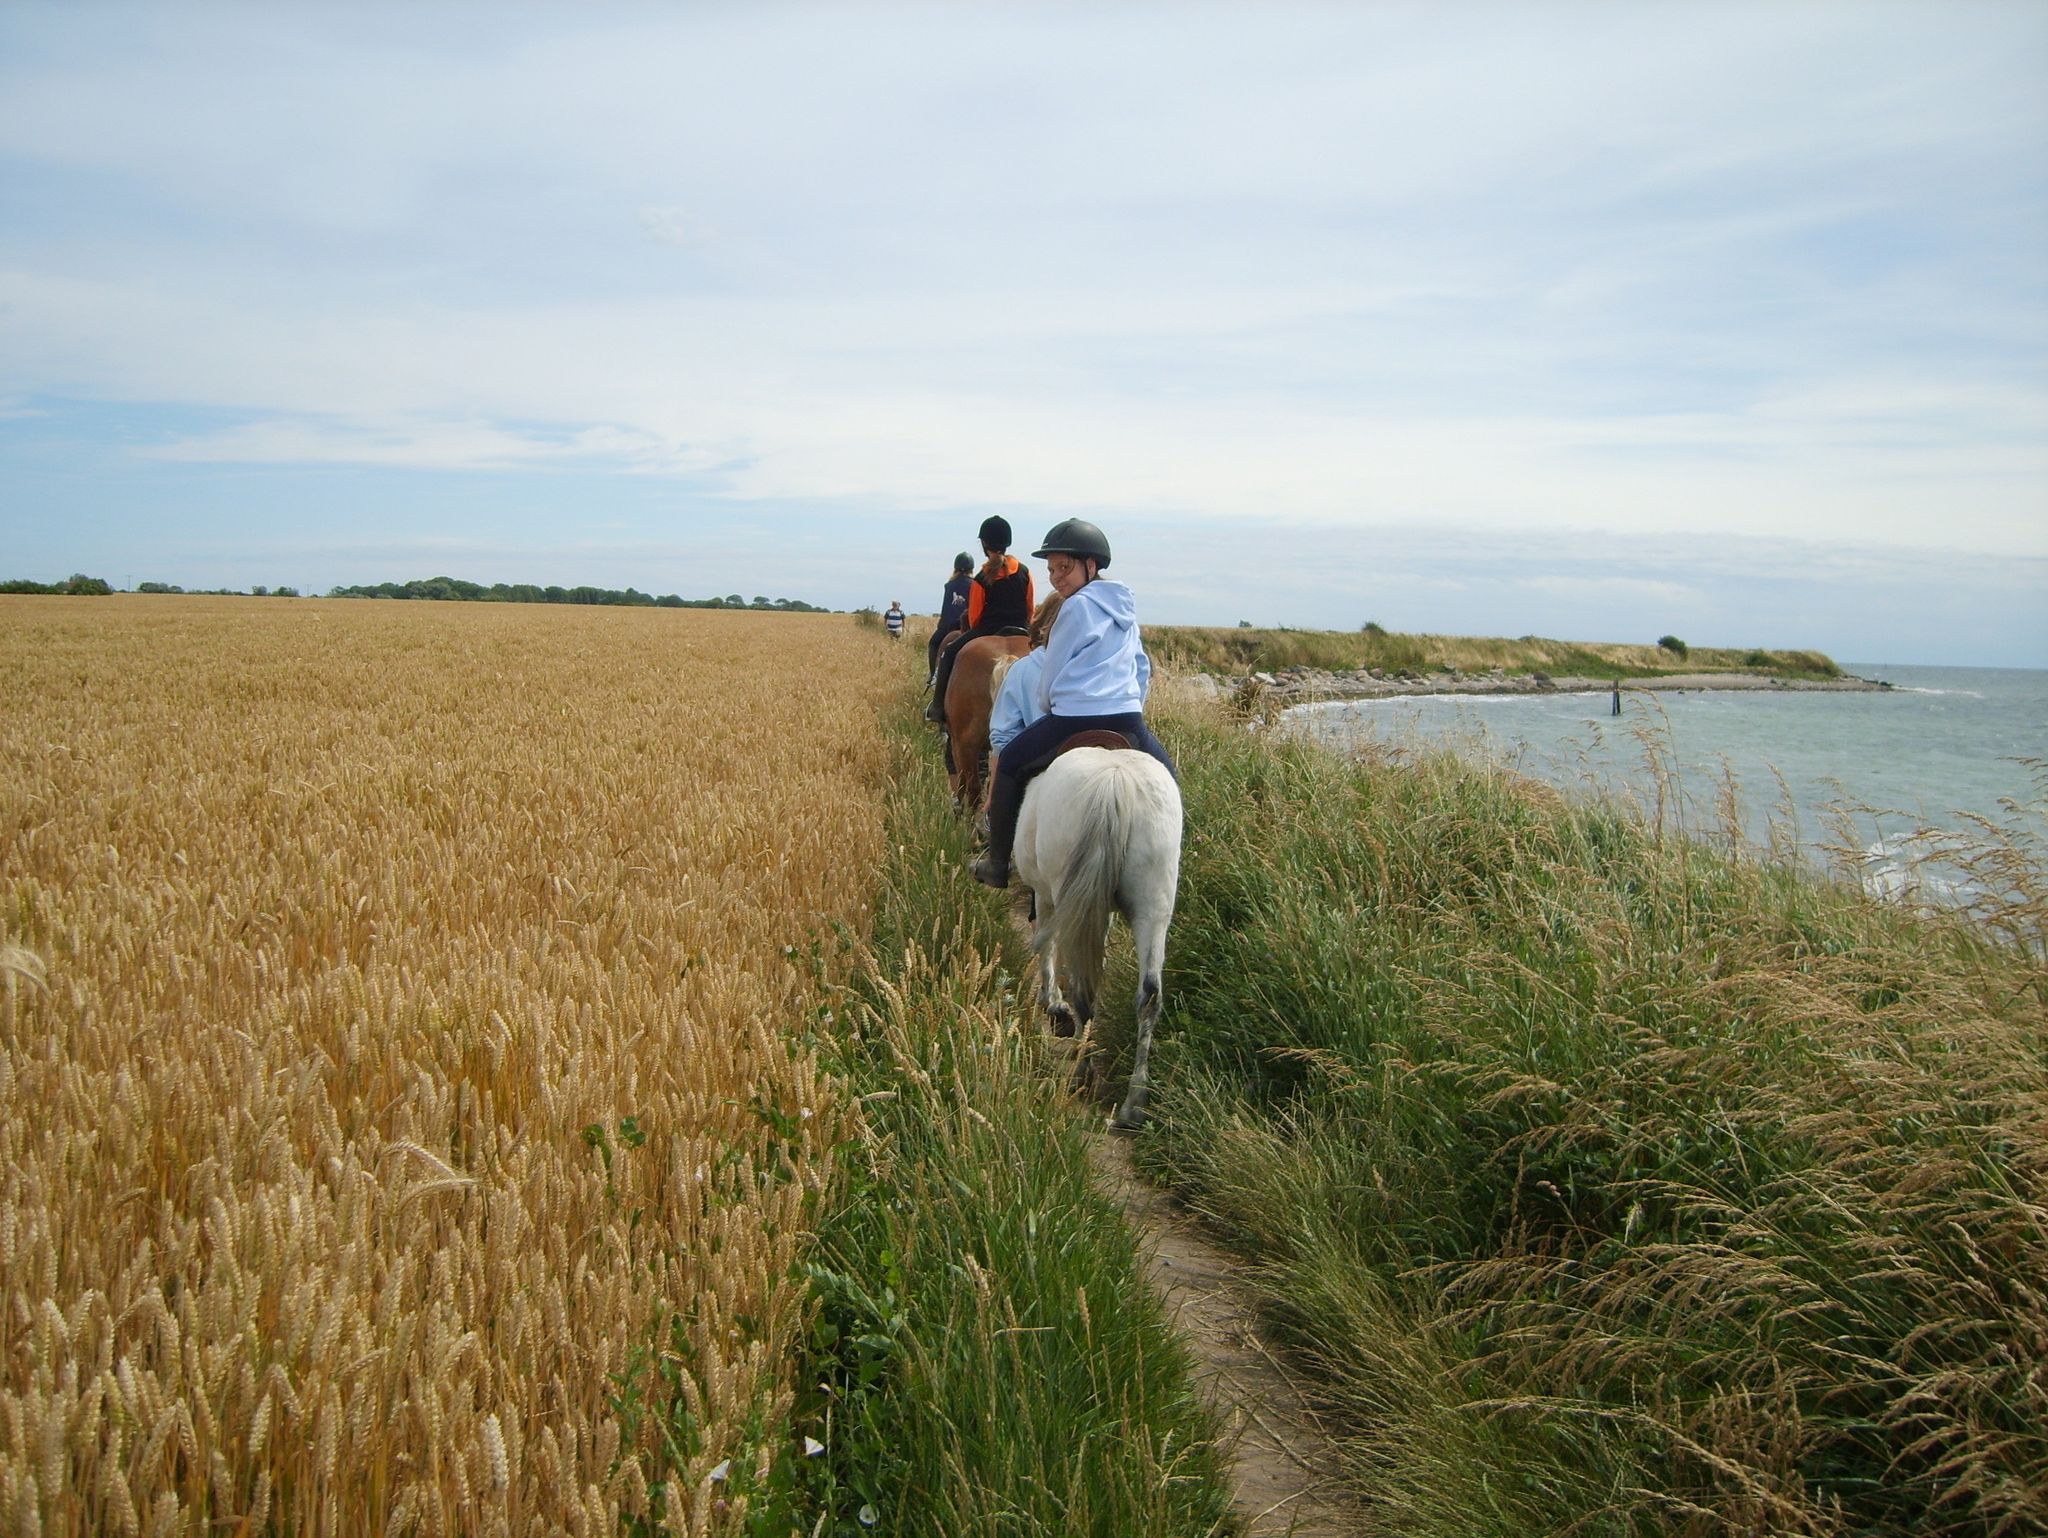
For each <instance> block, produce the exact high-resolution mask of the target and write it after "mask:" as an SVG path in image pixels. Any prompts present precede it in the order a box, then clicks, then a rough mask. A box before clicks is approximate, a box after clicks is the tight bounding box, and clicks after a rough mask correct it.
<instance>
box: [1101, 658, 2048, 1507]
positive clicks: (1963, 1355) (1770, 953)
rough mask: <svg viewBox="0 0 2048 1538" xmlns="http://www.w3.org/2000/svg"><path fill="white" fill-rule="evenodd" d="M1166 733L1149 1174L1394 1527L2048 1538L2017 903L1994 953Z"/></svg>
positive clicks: (1706, 869) (2043, 1011) (2041, 1323)
mask: <svg viewBox="0 0 2048 1538" xmlns="http://www.w3.org/2000/svg"><path fill="white" fill-rule="evenodd" d="M1148 639H1149V636H1148ZM1174 740H1175V743H1176V750H1177V753H1178V756H1179V762H1180V764H1181V767H1182V771H1183V775H1184V782H1185V783H1184V792H1185V795H1186V799H1187V805H1188V821H1189V840H1188V847H1187V853H1186V857H1185V864H1184V867H1183V877H1182V893H1181V905H1180V910H1179V915H1178V918H1177V921H1176V923H1175V926H1174V930H1173V934H1172V941H1171V944H1170V947H1169V954H1168V969H1169V970H1168V978H1167V1000H1168V1005H1167V1022H1168V1023H1167V1028H1166V1029H1165V1030H1164V1032H1163V1033H1162V1045H1161V1056H1160V1067H1159V1075H1160V1081H1159V1088H1158V1089H1157V1090H1156V1092H1155V1098H1154V1124H1153V1127H1152V1129H1151V1130H1150V1132H1149V1133H1148V1134H1147V1135H1146V1136H1145V1137H1144V1138H1143V1139H1141V1140H1140V1143H1139V1153H1140V1159H1141V1163H1142V1165H1143V1166H1144V1167H1145V1168H1146V1169H1148V1170H1149V1171H1150V1172H1151V1173H1152V1174H1153V1175H1154V1176H1155V1178H1158V1179H1160V1180H1162V1181H1164V1182H1167V1183H1169V1184H1170V1185H1171V1186H1172V1187H1173V1188H1175V1189H1176V1190H1177V1191H1178V1192H1179V1193H1180V1194H1181V1195H1182V1196H1183V1197H1184V1198H1185V1199H1186V1200H1187V1201H1188V1202H1190V1203H1192V1204H1193V1205H1194V1206H1195V1207H1197V1208H1198V1209H1199V1210H1200V1211H1201V1212H1202V1213H1203V1214H1205V1215H1206V1217H1207V1218H1208V1219H1209V1221H1210V1222H1211V1223H1212V1224H1214V1225H1215V1226H1216V1227H1217V1228H1218V1230H1219V1231H1220V1232H1222V1233H1223V1234H1225V1235H1226V1236H1228V1237H1229V1239H1230V1240H1231V1241H1232V1242H1233V1243H1235V1244H1236V1245H1238V1246H1239V1247H1241V1248H1242V1250H1243V1251H1244V1253H1245V1254H1246V1255H1247V1256H1248V1257H1249V1258H1250V1260H1251V1261H1252V1262H1253V1264H1254V1265H1255V1267H1256V1269H1257V1275H1258V1276H1259V1278H1260V1282H1261V1285H1262V1287H1263V1288H1264V1290H1265V1292H1266V1295H1267V1296H1268V1298H1269V1300H1270V1302H1271V1306H1272V1308H1273V1310H1274V1312H1275V1315H1276V1318H1277V1319H1278V1320H1279V1321H1280V1322H1281V1324H1282V1325H1283V1326H1284V1327H1285V1328H1286V1329H1287V1331H1288V1332H1289V1333H1290V1335H1291V1338H1292V1340H1293V1341H1294V1343H1295V1344H1296V1346H1297V1347H1298V1349H1299V1350H1300V1351H1301V1352H1303V1353H1304V1354H1305V1356H1306V1357H1307V1358H1308V1359H1309V1360H1310V1361H1311V1362H1312V1363H1314V1364H1315V1366H1316V1367H1317V1368H1318V1369H1319V1372H1320V1375H1321V1380H1322V1383H1323V1386H1324V1387H1323V1392H1324V1394H1325V1395H1326V1398H1327V1400H1328V1403H1329V1405H1330V1407H1331V1420H1332V1423H1333V1424H1334V1425H1336V1426H1338V1427H1340V1428H1341V1431H1342V1436H1343V1439H1344V1442H1345V1446H1346V1448H1347V1450H1348V1454H1349V1457H1350V1459H1351V1468H1352V1472H1353V1475H1354V1478H1355V1481H1356V1484H1357V1486H1358V1488H1359V1490H1360V1492H1361V1493H1362V1494H1363V1495H1364V1497H1365V1498H1366V1499H1367V1500H1369V1501H1370V1502H1371V1503H1373V1505H1374V1507H1375V1509H1376V1511H1377V1512H1378V1514H1379V1516H1380V1519H1381V1521H1382V1523H1383V1524H1384V1526H1385V1529H1386V1530H1387V1531H1389V1532H1395V1533H1403V1534H1443V1535H1446V1538H1449V1535H1453V1534H1455V1535H1460V1538H1465V1535H1485V1534H1499V1535H1504V1538H1505V1535H1509V1534H1514V1535H1520V1534H1527V1533H1537V1532H1543V1533H1553V1532H1573V1533H1586V1534H1653V1533H1656V1534H1661V1533H1674V1532H1675V1533H1702V1534H1705V1533H1730V1532H1781V1533H1817V1534H1850V1533H1887V1534H1889V1533H1896V1534H1908V1533H1912V1534H1991V1533H2005V1532H2022V1531H2042V1530H2044V1529H2048V969H2044V966H2043V963H2042V960H2041V957H2042V954H2043V953H2042V951H2041V950H2040V948H2039V946H2040V941H2041V938H2042V935H2043V928H2044V923H2043V920H2044V910H2043V907H2042V905H2041V903H2040V900H2039V895H2038V894H2039V892H2040V890H2041V888H2040V885H2039V883H2038V882H2036V883H2035V884H2034V885H2033V886H2032V887H2031V888H2030V889H2022V895H2021V897H2020V898H2019V899H2018V900H2017V902H2016V906H2015V907H2014V908H2012V909H2010V910H2009V911H2008V912H2007V913H2006V915H2005V919H2006V931H2007V934H2008V935H2010V936H2016V937H2018V938H2019V939H2020V940H2021V942H2022V943H2019V944H2013V943H2008V942H2007V941H2006V940H2003V939H2000V938H1998V937H1997V936H1995V935H1994V933H1993V932H1992V931H1991V930H1989V929H1987V928H1984V927H1982V926H1977V927H1970V926H1965V925H1963V924H1962V923H1960V922H1957V921H1952V920H1945V919H1940V918H1934V917H1928V916H1923V915H1916V914H1914V913H1911V912H1906V911H1901V910H1899V909H1896V908H1892V907H1887V906H1885V905H1882V904H1879V903H1876V902H1873V901H1870V900H1867V899H1865V898H1864V897H1862V896H1861V895H1860V894H1858V893H1855V892H1853V891H1849V890H1845V889H1842V888H1839V887H1836V886H1834V885H1831V884H1829V883H1828V882H1826V881H1824V880H1820V879H1817V878H1815V877H1813V876H1811V875H1808V874H1801V873H1797V872H1790V871H1786V870H1784V869H1781V868H1770V867H1765V866H1761V865H1756V864H1749V863H1744V862H1742V861H1739V860H1732V859H1729V858H1726V857H1723V856H1721V855H1718V854H1714V853H1711V852H1709V851H1706V850H1704V849H1702V848H1700V847H1698V846H1695V845H1692V844H1689V843H1687V842H1684V841H1682V840H1679V839H1676V838H1672V837H1668V836H1659V834H1658V833H1657V832H1656V831H1655V830H1654V829H1650V828H1646V827H1645V826H1643V825H1642V824H1640V823H1639V822H1637V821H1634V820H1632V819H1630V818H1629V817H1627V816H1625V815H1623V814H1622V813H1620V812H1619V811H1615V810H1609V809H1604V808H1599V807H1592V808H1587V807H1580V806H1575V805H1570V804H1567V803H1566V802H1565V801H1563V800H1562V799H1561V798H1560V797H1559V796H1558V795H1557V794H1555V793H1554V792H1551V791H1548V790H1546V789H1543V788H1540V787H1536V786H1534V785H1531V784H1529V783H1528V782H1524V781H1520V780H1516V779H1513V778H1511V777H1508V776H1506V775H1504V774H1501V773H1497V772H1493V771H1487V770H1480V769H1472V768H1466V767H1464V766H1461V765H1459V764H1458V763H1456V762H1454V761H1450V760H1438V761H1434V762H1425V763H1422V764H1414V763H1407V764H1404V765H1402V766H1394V765H1390V764H1380V763H1375V762H1371V761H1366V760H1360V761H1357V762H1343V761H1340V760H1338V759H1337V758H1335V757H1334V756H1331V755H1329V754H1326V753H1324V752H1323V751H1321V750H1319V749H1316V748H1313V747H1310V746H1307V745H1290V744H1286V743H1282V742H1273V741H1269V740H1265V739H1260V738H1254V737H1252V736H1250V735H1248V734H1245V733H1242V732H1235V733H1233V732H1228V731H1225V730H1224V729H1222V728H1221V727H1218V726H1212V725H1208V724H1202V723H1198V722H1193V721H1189V722H1182V723H1179V724H1178V726H1177V727H1176V729H1175V739H1174ZM2036 852H2037V854H2038V848H2037V850H2036ZM2025 890H2031V891H2032V892H2033V893H2034V894H2035V895H2034V896H2033V897H2031V898H2028V897H2026V896H2025V895H2024V892H2025ZM2028 936H2031V944H2032V946H2033V949H2031V950H2030V949H2029V946H2028V943H2027V937H2028Z"/></svg>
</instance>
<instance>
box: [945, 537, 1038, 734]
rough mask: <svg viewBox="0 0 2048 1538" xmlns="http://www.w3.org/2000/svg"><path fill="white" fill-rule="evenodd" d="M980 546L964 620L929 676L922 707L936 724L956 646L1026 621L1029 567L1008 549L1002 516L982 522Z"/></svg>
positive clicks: (1015, 628)
mask: <svg viewBox="0 0 2048 1538" xmlns="http://www.w3.org/2000/svg"><path fill="white" fill-rule="evenodd" d="M981 549H982V553H983V554H984V555H986V556H987V557H988V559H987V560H986V561H985V562H983V563H982V568H981V570H980V571H978V572H976V573H975V574H974V586H972V587H971V588H969V589H968V590H967V623H966V624H964V625H963V626H961V628H960V631H959V633H958V634H957V635H955V636H953V637H952V638H951V639H949V640H948V641H947V642H946V645H945V648H944V649H943V650H942V651H941V652H940V653H939V671H938V676H937V677H936V678H934V679H933V680H932V702H931V704H929V705H927V706H926V707H925V712H924V718H925V719H926V720H927V721H934V722H937V723H938V724H939V725H940V726H944V725H945V724H946V684H947V683H948V682H949V681H950V680H951V679H952V677H953V659H954V658H955V657H957V656H958V655H959V654H960V648H961V647H962V646H964V645H966V644H967V643H968V642H969V641H971V640H973V639H974V638H975V637H976V636H985V635H1002V634H1004V633H1005V632H1007V631H1022V630H1023V629H1024V628H1025V627H1026V626H1028V625H1029V624H1030V623H1031V608H1032V582H1031V570H1030V568H1029V567H1027V566H1026V565H1025V564H1024V563H1023V562H1022V561H1020V560H1018V559H1017V558H1016V557H1015V556H1013V555H1011V554H1010V553H1009V549H1010V524H1009V520H1008V519H1005V518H986V519H983V520H982V525H981Z"/></svg>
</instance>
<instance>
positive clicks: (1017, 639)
mask: <svg viewBox="0 0 2048 1538" xmlns="http://www.w3.org/2000/svg"><path fill="white" fill-rule="evenodd" d="M1030 650H1031V640H1030V637H1028V636H1021V635H984V636H976V637H975V638H974V639H973V640H971V641H963V642H961V643H960V655H959V656H958V657H956V658H954V660H953V677H952V680H951V681H950V682H949V683H948V684H947V685H946V736H947V746H946V770H947V774H948V778H949V779H950V780H951V781H952V785H953V801H954V803H955V804H956V805H957V806H959V807H960V809H961V810H962V811H965V812H969V813H972V812H975V811H978V810H979V809H980V807H981V781H982V775H983V773H984V771H985V767H986V764H987V760H988V718H989V712H990V711H992V710H994V709H995V708H996V696H995V690H994V689H993V688H992V687H991V686H990V675H992V674H993V673H994V672H995V667H996V664H997V663H998V662H999V661H1001V660H1002V659H1003V658H1005V657H1021V656H1023V655H1024V654H1025V653H1026V652H1028V651H1030Z"/></svg>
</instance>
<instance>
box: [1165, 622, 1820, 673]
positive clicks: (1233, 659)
mask: <svg viewBox="0 0 2048 1538" xmlns="http://www.w3.org/2000/svg"><path fill="white" fill-rule="evenodd" d="M1145 649H1146V651H1147V652H1148V653H1149V654H1150V656H1151V657H1152V659H1153V661H1155V662H1157V663H1160V664H1162V665H1164V666H1166V667H1169V668H1177V669H1180V670H1183V671H1194V670H1200V671H1204V672H1210V673H1228V674H1238V673H1251V672H1272V671H1274V670H1276V669H1280V668H1297V667H1298V668H1320V669H1323V670H1325V671H1329V672H1346V671H1353V670H1357V669H1363V668H1379V669H1381V670H1382V671H1383V672H1389V673H1399V672H1403V671H1409V672H1417V673H1435V672H1444V671H1448V670H1450V669H1453V668H1455V669H1457V670H1458V671H1460V672H1467V673H1483V672H1487V671H1489V670H1491V669H1493V668H1500V669H1502V670H1503V671H1505V672H1508V673H1531V672H1543V673H1552V674H1556V675H1559V676H1566V677H1575V678H1616V679H1620V678H1647V677H1655V676H1658V675H1661V674H1669V673H1723V672H1751V673H1764V674H1768V675H1770V676H1773V677H1778V678H1839V677H1841V675H1842V670H1841V669H1840V668H1839V667H1837V666H1836V665H1835V663H1834V662H1833V661H1832V660H1831V659H1830V658H1828V657H1827V656H1825V655H1824V654H1822V653H1820V652H1815V651H1762V650H1753V651H1751V650H1742V649H1738V648H1728V647H1709V646H1695V647H1693V648H1691V650H1690V651H1689V653H1688V654H1687V655H1686V656H1685V657H1684V658H1682V659H1681V658H1679V657H1677V656H1674V655H1673V654H1672V653H1670V652H1667V651H1662V650H1659V649H1658V648H1657V647H1656V646H1654V645H1642V646H1629V645H1619V644H1603V643H1589V642H1580V641H1550V640H1545V639H1543V638H1542V637H1540V636H1524V637H1522V638H1521V639H1519V640H1508V639H1505V638H1501V637H1491V636H1442V635H1404V634H1400V633H1397V632H1394V631H1388V630H1380V629H1376V628H1374V629H1366V630H1356V631H1342V630H1286V629H1281V630H1261V629H1255V628H1240V629H1236V630H1224V629H1215V628H1204V627H1201V626H1186V625H1164V626H1147V627H1146V629H1145Z"/></svg>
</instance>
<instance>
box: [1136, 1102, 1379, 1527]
mask: <svg viewBox="0 0 2048 1538" xmlns="http://www.w3.org/2000/svg"><path fill="white" fill-rule="evenodd" d="M1095 1169H1096V1175H1097V1178H1098V1180H1099V1181H1100V1183H1101V1186H1102V1189H1103V1191H1104V1192H1105V1194H1107V1195H1108V1196H1109V1197H1110V1199H1111V1200H1113V1201H1115V1202H1116V1203H1117V1204H1118V1205H1120V1206H1121V1207H1122V1208H1123V1210H1124V1213H1125V1215H1126V1216H1127V1217H1128V1219H1129V1220H1130V1222H1131V1225H1132V1226H1133V1227H1134V1228H1135V1229H1136V1230H1137V1231H1138V1234H1139V1237H1140V1240H1141V1242H1142V1245H1143V1248H1144V1252H1145V1271H1146V1275H1147V1277H1148V1278H1149V1280H1150V1281H1151V1283H1152V1285H1153V1287H1154V1288H1155V1289H1156V1290H1157V1291H1158V1293H1159V1295H1160V1297H1161V1299H1162V1300H1163V1301H1164V1302H1165V1304H1166V1313H1167V1317H1168V1318H1169V1319H1171V1320H1172V1321H1173V1323H1174V1324H1175V1326H1176V1327H1177V1328H1178V1329H1179V1331H1180V1333H1181V1335H1182V1337H1183V1338H1184V1339H1185V1340H1186V1341H1187V1343H1188V1346H1189V1348H1190V1350H1191V1351H1192V1352H1193V1354H1194V1357H1195V1362H1196V1379H1197V1381H1198V1382H1199V1384H1200V1386H1201V1389H1202V1392H1203V1393H1204V1394H1205V1395H1206V1396H1207V1397H1208V1399H1209V1402H1210V1403H1211V1404H1212V1405H1214V1406H1215V1408H1216V1411H1217V1413H1218V1415H1219V1416H1220V1417H1221V1419H1222V1421H1223V1423H1224V1427H1225V1432H1226V1436H1227V1438H1228V1450H1229V1453H1230V1457H1231V1463H1232V1468H1231V1474H1232V1479H1233V1481H1234V1483H1235V1485H1236V1487H1237V1498H1236V1507H1237V1511H1238V1514H1239V1515H1240V1516H1241V1517H1243V1518H1244V1520H1245V1524H1246V1528H1245V1530H1246V1531H1247V1532H1248V1533H1252V1534H1257V1535H1259V1538H1279V1535H1282V1534H1291V1535H1293V1538H1354V1535H1357V1534H1361V1533H1364V1532H1366V1531H1367V1528H1366V1525H1365V1521H1364V1518H1363V1516H1362V1515H1361V1514H1360V1513H1359V1511H1358V1510H1357V1508H1356V1507H1354V1506H1350V1505H1348V1504H1347V1503H1345V1502H1344V1501H1343V1499H1342V1497H1341V1495H1340V1493H1339V1487H1338V1482H1337V1476H1336V1470H1337V1466H1338V1464H1337V1456H1336V1452H1335V1449H1334V1448H1333V1447H1332V1446H1331V1443H1330V1439H1329V1438H1328V1436H1326V1435H1325V1434H1324V1432H1323V1430H1322V1427H1321V1426H1320V1425H1319V1424H1318V1423H1317V1421H1316V1418H1315V1413H1314V1411H1313V1410H1312V1409H1311V1408H1310V1406H1309V1404H1308V1401H1307V1400H1306V1398H1305V1397H1304V1396H1303V1394H1302V1393H1301V1391H1300V1389H1299V1388H1298V1387H1297V1386H1296V1384H1295V1382H1294V1380H1293V1378H1292V1377H1290V1376H1289V1374H1288V1372H1287V1370H1286V1368H1285V1367H1283V1366H1282V1365H1281V1363H1280V1361H1279V1360H1278V1358H1277V1357H1276V1356H1275V1355H1274V1354H1273V1353H1272V1352H1270V1351H1269V1350H1268V1349H1267V1348H1266V1346H1265V1344H1264V1343H1263V1342H1262V1341H1261V1340H1260V1339H1259V1334H1258V1329H1257V1326H1256V1324H1255V1322H1254V1318H1253V1310H1252V1303H1251V1299H1250V1298H1249V1296H1248V1295H1247V1294H1246V1293H1245V1292H1244V1291H1243V1289H1241V1288H1240V1287H1239V1286H1238V1285H1237V1284H1236V1283H1235V1282H1234V1281H1233V1279H1232V1278H1233V1276H1234V1273H1235V1270H1236V1264H1237V1263H1236V1261H1235V1260H1233V1259H1232V1257H1231V1256H1229V1255H1228V1254H1226V1253H1225V1252H1224V1251H1222V1250H1220V1249H1218V1248H1216V1247H1215V1246H1214V1245H1212V1244H1210V1243H1208V1242H1207V1241H1206V1240H1205V1239H1203V1238H1202V1236H1201V1235H1200V1234H1199V1233H1198V1232H1196V1231H1195V1229H1194V1228H1193V1226H1192V1225H1191V1224H1189V1223H1188V1221H1187V1220H1186V1219H1185V1218H1183V1217H1182V1216H1180V1215H1179V1214H1178V1213H1177V1212H1176V1211H1175V1210H1174V1206H1173V1201H1172V1198H1171V1197H1169V1196H1167V1195H1166V1194H1165V1193H1164V1192H1163V1191H1160V1190H1158V1189H1157V1188H1155V1187H1153V1186H1151V1185H1149V1184H1147V1183H1146V1182H1145V1181H1144V1180H1142V1179H1140V1178H1139V1177H1138V1175H1137V1172H1136V1171H1135V1170H1133V1169H1132V1168H1131V1154H1130V1145H1129V1143H1128V1142H1126V1141H1125V1140H1124V1139H1122V1138H1118V1137H1112V1136H1109V1135H1107V1134H1105V1135H1104V1136H1102V1137H1100V1138H1098V1139H1097V1140H1096V1143H1095Z"/></svg>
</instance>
